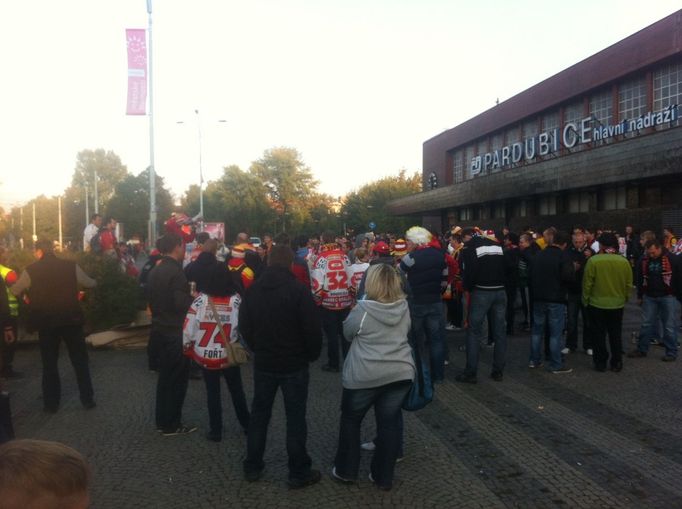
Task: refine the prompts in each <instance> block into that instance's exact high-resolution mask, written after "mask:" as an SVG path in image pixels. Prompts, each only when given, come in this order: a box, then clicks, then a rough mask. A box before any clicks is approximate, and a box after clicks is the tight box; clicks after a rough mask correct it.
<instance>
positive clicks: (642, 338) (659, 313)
mask: <svg viewBox="0 0 682 509" xmlns="http://www.w3.org/2000/svg"><path fill="white" fill-rule="evenodd" d="M659 317H660V320H661V322H662V323H663V344H664V345H665V354H666V355H670V356H672V357H677V326H676V324H677V303H676V302H675V297H673V296H672V295H666V296H665V297H649V296H647V295H645V296H644V298H643V299H642V325H641V328H640V330H639V344H638V345H637V348H638V350H639V351H640V352H644V353H646V352H647V351H648V350H649V343H650V342H651V339H652V338H654V337H655V336H656V335H657V332H658V320H659Z"/></svg>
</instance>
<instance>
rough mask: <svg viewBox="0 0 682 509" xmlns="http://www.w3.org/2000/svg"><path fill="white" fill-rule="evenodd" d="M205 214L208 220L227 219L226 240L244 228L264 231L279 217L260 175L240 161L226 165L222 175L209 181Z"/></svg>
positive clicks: (245, 229)
mask: <svg viewBox="0 0 682 509" xmlns="http://www.w3.org/2000/svg"><path fill="white" fill-rule="evenodd" d="M204 215H205V216H206V220H207V221H219V222H224V223H225V235H226V240H228V239H231V237H233V236H234V235H235V234H236V233H239V232H240V231H244V232H250V233H254V234H257V233H262V232H263V231H265V230H267V229H269V228H270V225H271V224H272V222H273V221H274V220H275V214H274V211H273V209H272V208H271V207H270V203H269V201H268V198H267V194H266V189H265V187H264V186H263V184H262V182H261V181H260V179H259V178H258V177H256V176H255V175H253V174H252V173H250V172H245V171H242V170H241V169H240V168H239V167H238V166H236V165H231V166H227V167H225V168H224V170H223V175H222V177H220V178H219V179H218V180H216V181H213V182H209V184H208V186H207V187H206V191H205V193H204Z"/></svg>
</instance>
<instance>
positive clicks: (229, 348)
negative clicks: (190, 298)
mask: <svg viewBox="0 0 682 509" xmlns="http://www.w3.org/2000/svg"><path fill="white" fill-rule="evenodd" d="M206 298H207V299H208V305H209V306H210V307H211V312H212V313H213V317H214V319H215V321H216V322H217V323H218V330H219V331H220V335H221V336H222V337H223V341H225V349H226V350H227V351H228V352H229V359H228V360H229V361H230V362H234V359H235V356H234V350H233V349H232V343H230V338H228V337H227V336H226V335H225V330H224V329H223V322H222V321H221V320H220V316H219V315H218V310H216V307H215V304H214V303H213V299H211V297H209V296H206Z"/></svg>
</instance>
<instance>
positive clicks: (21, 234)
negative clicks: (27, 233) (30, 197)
mask: <svg viewBox="0 0 682 509" xmlns="http://www.w3.org/2000/svg"><path fill="white" fill-rule="evenodd" d="M19 245H20V246H21V249H24V207H21V208H20V209H19Z"/></svg>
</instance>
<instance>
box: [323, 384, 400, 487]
mask: <svg viewBox="0 0 682 509" xmlns="http://www.w3.org/2000/svg"><path fill="white" fill-rule="evenodd" d="M411 385H412V384H411V382H410V381H409V380H404V381H400V382H394V383H390V384H387V385H382V386H381V387H373V388H371V389H344V390H343V396H342V397H341V426H340V429H339V447H338V449H337V451H336V458H335V459H334V466H335V467H336V473H337V474H338V475H339V476H341V477H343V478H345V479H357V477H358V469H359V467H360V427H361V424H362V420H363V419H364V418H365V414H366V413H367V411H368V410H369V409H370V408H371V407H372V406H374V415H375V417H376V421H377V437H376V438H375V442H374V443H375V444H376V450H375V451H374V456H373V457H372V465H371V472H372V477H373V478H374V482H375V483H377V484H378V485H379V486H384V487H388V488H390V487H391V486H392V484H393V471H394V470H395V462H396V459H397V458H398V454H399V450H400V441H401V438H402V419H401V416H402V414H401V412H402V410H401V407H402V404H403V401H404V400H405V396H407V393H408V392H409V390H410V387H411Z"/></svg>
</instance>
